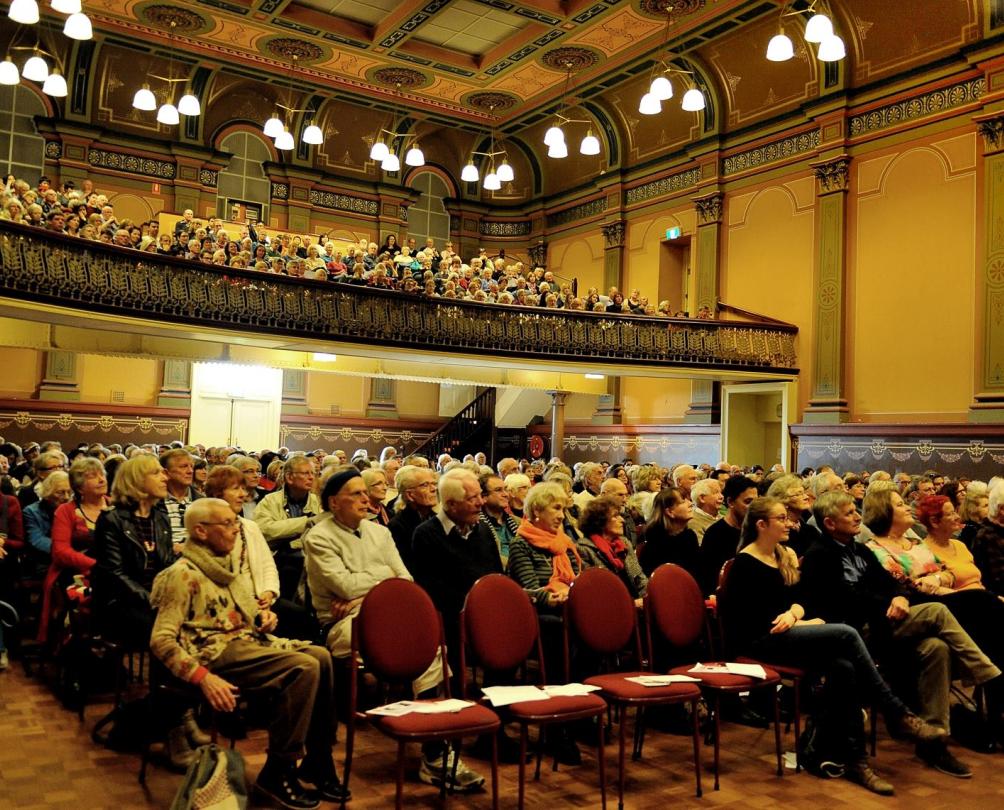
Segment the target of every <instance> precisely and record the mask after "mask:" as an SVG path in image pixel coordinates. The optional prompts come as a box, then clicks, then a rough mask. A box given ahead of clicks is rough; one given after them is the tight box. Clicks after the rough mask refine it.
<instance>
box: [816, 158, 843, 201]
mask: <svg viewBox="0 0 1004 810" xmlns="http://www.w3.org/2000/svg"><path fill="white" fill-rule="evenodd" d="M810 165H811V166H812V171H813V172H814V173H815V175H816V180H818V181H819V189H820V191H821V192H822V193H823V194H826V193H828V192H831V191H847V188H848V186H849V185H850V179H851V159H850V158H849V157H847V155H841V156H840V157H837V158H833V159H832V160H825V161H821V162H819V163H812V164H810Z"/></svg>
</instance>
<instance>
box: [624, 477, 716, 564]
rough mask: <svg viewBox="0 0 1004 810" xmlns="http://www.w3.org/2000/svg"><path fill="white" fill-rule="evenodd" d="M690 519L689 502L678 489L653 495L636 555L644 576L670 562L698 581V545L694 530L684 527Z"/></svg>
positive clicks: (692, 508)
mask: <svg viewBox="0 0 1004 810" xmlns="http://www.w3.org/2000/svg"><path fill="white" fill-rule="evenodd" d="M693 516H694V506H693V503H692V502H691V500H690V498H685V497H684V496H683V492H682V491H681V490H680V489H677V488H676V487H666V489H664V490H662V491H661V492H660V493H659V494H658V495H656V496H655V500H654V501H653V502H652V516H651V517H650V518H649V521H648V523H647V524H646V525H645V530H644V533H643V535H642V538H643V540H644V545H642V544H641V543H639V546H640V548H641V551H640V552H639V553H638V562H640V563H641V567H642V570H643V571H644V572H645V573H646V574H647V575H648V576H652V572H653V571H655V569H656V568H658V567H659V566H660V565H663V564H665V563H674V564H675V565H679V566H680V567H682V568H684V569H685V570H686V571H687V572H688V573H689V574H690V575H691V576H693V577H694V579H696V580H698V581H700V576H701V568H700V559H699V555H700V544H699V543H698V542H697V535H696V534H695V533H694V530H693V529H690V528H688V527H687V524H688V523H689V522H690V519H691V518H692V517H693Z"/></svg>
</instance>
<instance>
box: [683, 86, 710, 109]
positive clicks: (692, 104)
mask: <svg viewBox="0 0 1004 810" xmlns="http://www.w3.org/2000/svg"><path fill="white" fill-rule="evenodd" d="M680 106H681V107H683V109H684V110H685V111H686V112H700V111H701V110H703V109H704V108H705V107H706V106H707V102H706V101H705V99H704V93H702V92H701V91H700V90H699V89H698V88H697V87H691V88H690V89H689V90H688V91H687V92H686V93H684V94H683V100H682V101H681V102H680Z"/></svg>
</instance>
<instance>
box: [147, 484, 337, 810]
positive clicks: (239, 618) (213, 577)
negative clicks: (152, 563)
mask: <svg viewBox="0 0 1004 810" xmlns="http://www.w3.org/2000/svg"><path fill="white" fill-rule="evenodd" d="M185 529H186V531H187V532H188V542H186V543H185V544H184V546H183V547H182V549H181V558H180V559H179V560H178V561H177V562H175V563H174V565H172V566H171V567H170V568H167V569H166V570H164V571H162V572H161V573H160V574H159V575H158V576H157V578H156V580H154V583H153V591H152V595H151V602H152V604H153V605H154V606H155V607H156V608H157V617H156V620H155V622H154V625H153V633H152V634H151V638H150V649H151V652H152V653H153V654H154V655H155V656H156V657H157V658H158V659H159V660H160V661H161V662H162V663H163V664H164V666H166V667H167V668H168V669H169V670H170V671H171V673H172V674H173V675H174V676H175V677H177V678H179V679H181V680H183V681H186V682H188V683H190V684H193V685H194V686H198V687H199V689H200V690H201V691H202V693H203V695H204V696H205V698H206V700H207V702H208V703H209V704H210V706H212V707H213V709H214V710H215V711H219V712H230V711H233V710H234V708H235V707H236V705H237V698H238V696H239V695H251V696H259V697H261V698H264V700H263V701H262V705H264V706H267V707H268V711H269V729H268V733H269V740H268V758H267V759H266V760H265V766H264V767H263V768H262V770H261V773H260V774H259V775H258V781H257V783H256V785H255V787H256V788H257V790H258V792H260V793H262V794H264V796H265V797H266V798H267V799H270V800H271V801H273V802H276V803H278V804H279V806H281V807H286V808H294V809H295V810H312V808H315V807H318V806H319V805H320V800H322V799H323V800H324V801H328V802H342V801H345V800H346V799H347V798H348V796H347V795H346V791H345V790H344V788H343V787H342V785H341V783H340V782H339V779H338V775H337V773H336V771H335V766H334V761H333V759H332V756H331V747H332V744H333V741H334V707H333V704H332V689H333V680H332V668H331V656H330V655H329V654H328V652H327V650H325V649H323V648H321V647H317V646H314V645H311V644H309V643H307V642H302V641H292V640H289V639H283V638H276V637H275V636H272V635H270V633H271V631H272V630H274V629H275V627H276V621H277V620H276V616H275V614H273V613H272V612H271V611H270V610H268V609H263V608H261V607H260V606H259V604H258V602H257V600H256V599H255V596H254V594H253V593H251V592H250V591H249V590H248V589H247V588H246V586H245V585H244V583H243V581H242V580H241V578H240V577H236V576H235V575H234V573H233V571H232V570H231V565H230V552H231V551H232V550H233V548H234V544H235V542H236V540H237V535H238V533H239V531H240V525H239V523H238V522H237V520H236V519H235V518H234V514H233V512H232V511H231V509H230V506H229V505H228V504H227V502H226V501H222V500H219V499H216V498H203V499H202V500H200V501H197V502H195V503H193V504H192V505H191V506H190V507H189V508H188V509H187V510H186V512H185ZM300 757H303V761H302V763H301V764H300V766H299V767H297V760H298V759H299V758H300ZM300 780H303V781H305V782H309V783H311V784H313V785H314V789H312V790H311V789H308V788H305V787H304V786H303V785H302V784H301V782H300Z"/></svg>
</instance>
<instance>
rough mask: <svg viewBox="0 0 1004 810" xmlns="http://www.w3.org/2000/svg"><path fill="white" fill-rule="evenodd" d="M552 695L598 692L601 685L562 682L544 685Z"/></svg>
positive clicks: (578, 695)
mask: <svg viewBox="0 0 1004 810" xmlns="http://www.w3.org/2000/svg"><path fill="white" fill-rule="evenodd" d="M542 688H543V690H544V691H545V692H547V694H548V695H550V696H551V697H581V696H582V695H588V694H589V693H590V692H598V691H599V689H600V687H598V686H592V685H590V684H588V683H562V684H556V685H554V686H544V687H542Z"/></svg>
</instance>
